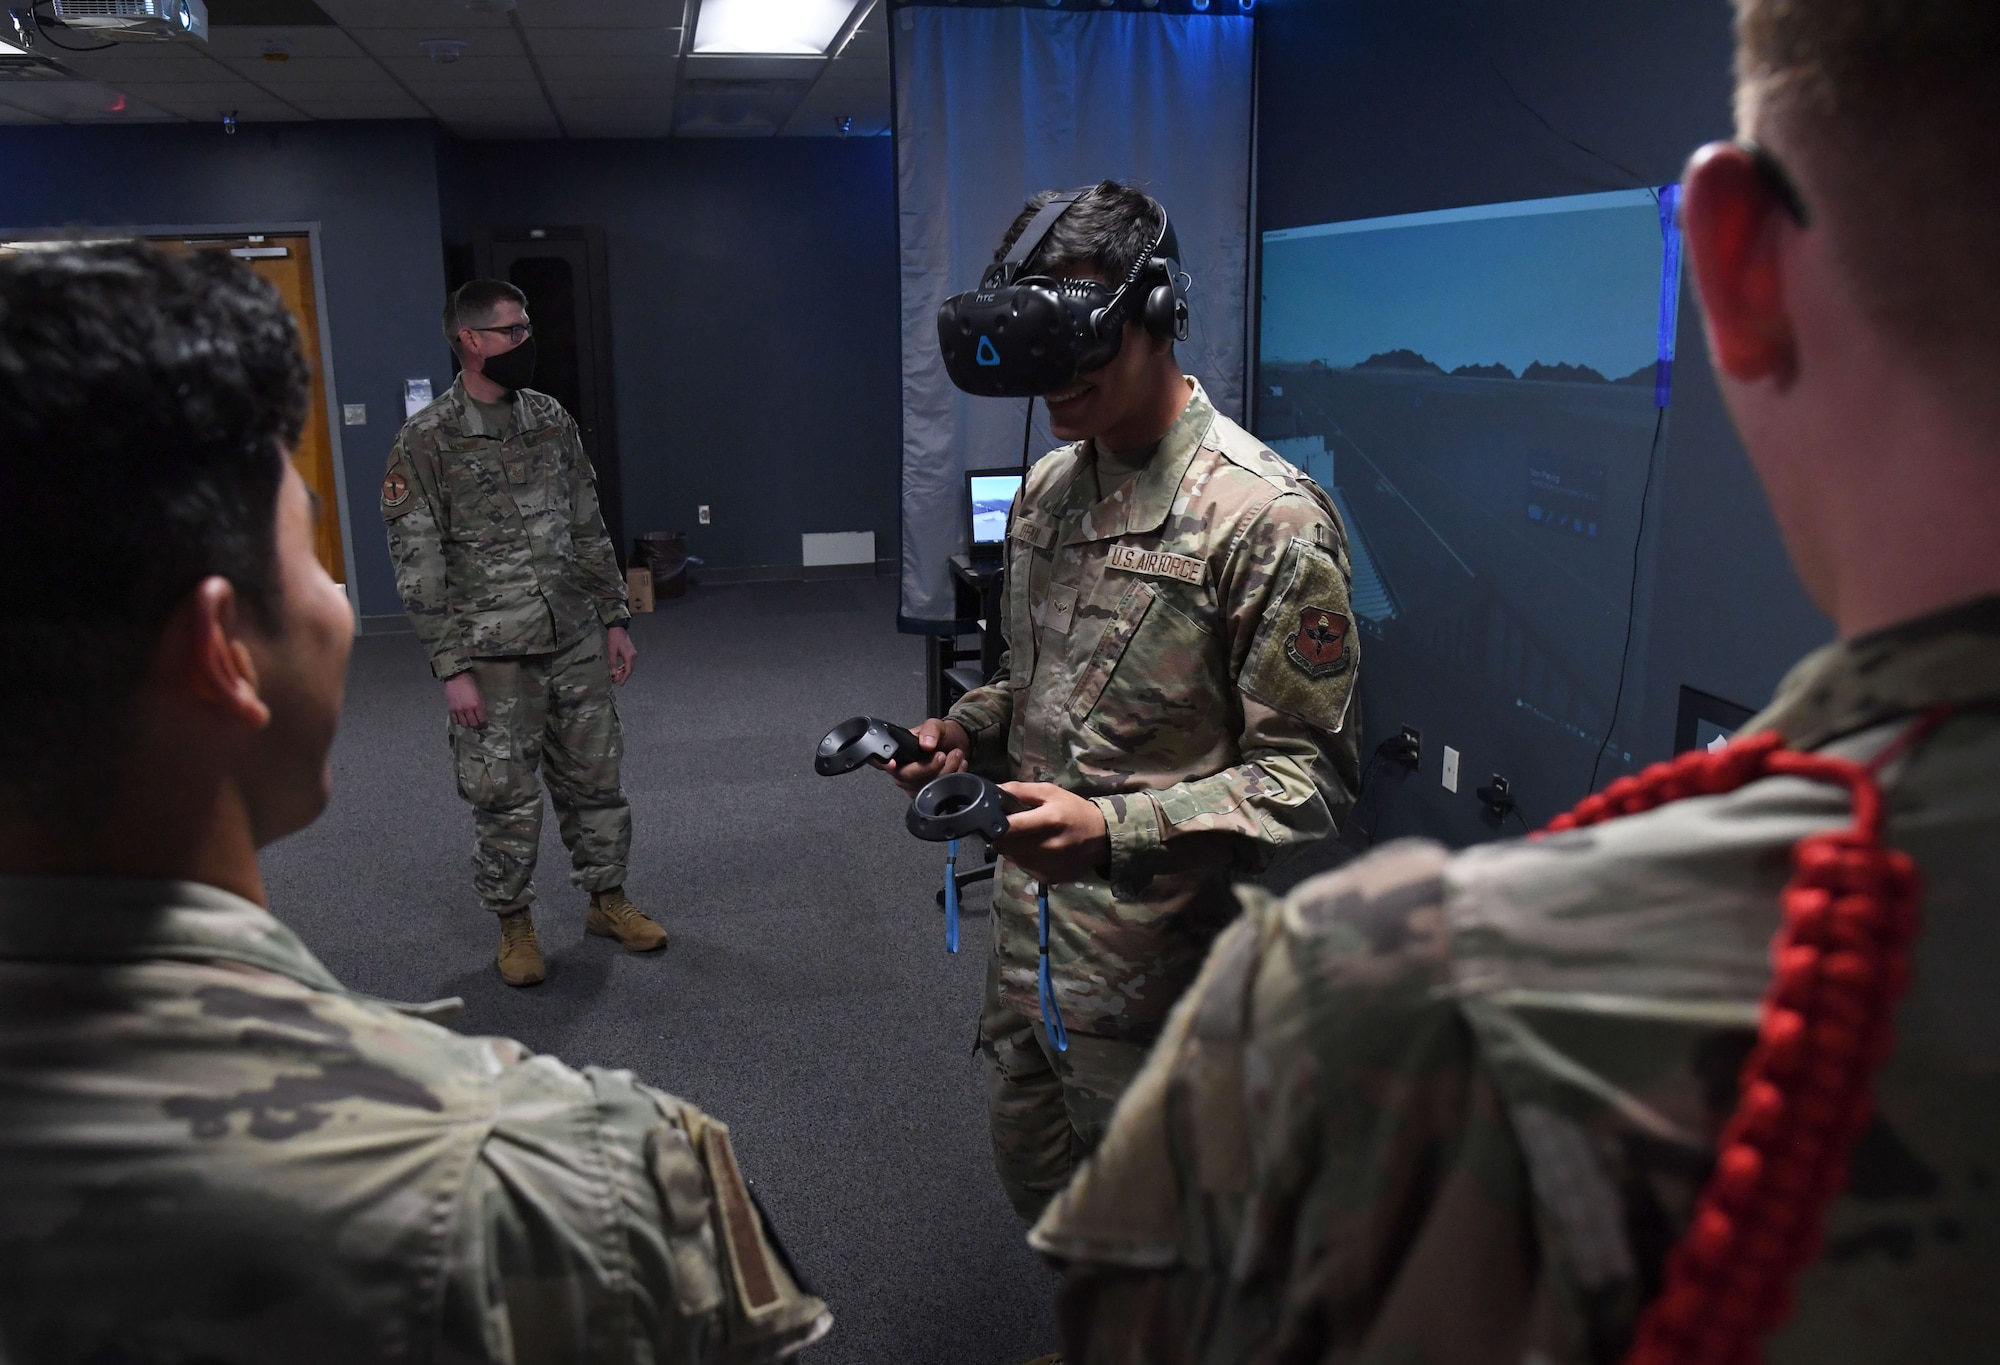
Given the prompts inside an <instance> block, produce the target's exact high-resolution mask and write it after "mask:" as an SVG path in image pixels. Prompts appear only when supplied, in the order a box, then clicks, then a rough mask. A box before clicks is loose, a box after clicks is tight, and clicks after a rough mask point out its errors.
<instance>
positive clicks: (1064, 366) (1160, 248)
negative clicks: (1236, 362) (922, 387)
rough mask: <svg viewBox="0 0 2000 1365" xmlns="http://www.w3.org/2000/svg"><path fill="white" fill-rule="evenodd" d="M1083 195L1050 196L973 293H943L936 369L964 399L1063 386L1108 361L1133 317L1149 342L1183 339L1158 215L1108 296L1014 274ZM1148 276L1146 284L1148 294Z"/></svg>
mask: <svg viewBox="0 0 2000 1365" xmlns="http://www.w3.org/2000/svg"><path fill="white" fill-rule="evenodd" d="M1090 192H1091V191H1090V190H1087V189H1083V190H1073V191H1071V192H1070V193H1068V194H1061V195H1057V196H1056V197H1055V198H1054V199H1051V200H1050V201H1049V202H1048V203H1047V204H1045V205H1044V206H1043V207H1042V209H1041V211H1040V212H1038V213H1037V214H1036V215H1035V216H1034V217H1033V218H1031V219H1030V220H1029V221H1028V225H1027V227H1025V228H1023V229H1022V230H1021V235H1020V237H1019V239H1017V240H1016V241H1015V243H1014V249H1013V250H1012V251H1010V252H1008V253H1007V259H1005V260H1004V261H1001V262H1000V263H999V264H997V265H994V266H991V267H989V268H988V269H987V271H986V275H985V277H984V278H983V279H981V280H980V282H979V288H977V289H974V290H970V291H968V292H966V293H963V294H954V295H952V296H951V297H950V298H948V299H946V300H945V301H944V306H943V307H941V308H939V309H938V318H937V330H938V346H939V348H940V349H942V350H943V352H944V368H945V373H946V374H949V375H950V376H951V382H952V383H954V384H956V385H958V387H960V388H961V389H964V390H965V391H966V392H967V393H974V394H979V395H980V396H982V397H986V398H1035V397H1040V396H1041V395H1042V394H1045V393H1054V392H1055V391H1056V390H1058V389H1063V388H1067V387H1068V386H1069V385H1070V384H1072V383H1074V382H1075V381H1076V377H1077V376H1078V375H1080V374H1087V373H1089V372H1090V371H1091V370H1095V369H1099V368H1101V367H1103V366H1105V365H1108V364H1110V363H1111V358H1112V357H1113V356H1115V355H1117V354H1118V347H1119V344H1120V343H1121V342H1123V341H1124V339H1125V324H1126V323H1127V322H1129V321H1130V320H1131V318H1132V316H1133V314H1134V313H1137V314H1138V315H1139V318H1140V320H1141V321H1142V322H1144V323H1145V326H1146V330H1147V331H1148V332H1150V333H1152V334H1153V335H1154V336H1156V337H1165V336H1172V337H1173V338H1174V339H1175V340H1177V341H1186V340H1187V334H1188V307H1187V300H1186V299H1184V298H1183V297H1182V296H1181V288H1182V286H1181V284H1180V280H1181V279H1182V278H1184V277H1183V276H1182V275H1181V274H1180V255H1181V249H1180V242H1179V240H1178V239H1176V238H1175V236H1174V226H1173V223H1172V222H1170V221H1169V220H1168V218H1167V211H1166V210H1165V209H1161V210H1160V230H1159V232H1158V233H1157V234H1156V235H1155V236H1154V238H1153V245H1152V247H1151V249H1150V250H1148V251H1146V252H1145V253H1143V254H1142V255H1141V256H1140V257H1139V259H1138V260H1136V261H1134V262H1133V263H1132V269H1131V270H1130V271H1128V272H1127V273H1126V276H1125V280H1124V282H1123V283H1122V284H1120V285H1119V286H1118V288H1117V289H1116V290H1115V291H1114V290H1112V289H1111V288H1109V287H1108V286H1106V285H1103V284H1100V283H1098V282H1097V281H1096V280H1058V279H1054V278H1052V277H1050V276H1047V275H1026V276H1023V275H1021V274H1020V273H1019V272H1020V269H1021V266H1022V265H1023V263H1025V262H1026V261H1028V260H1029V259H1030V258H1031V257H1033V256H1034V254H1035V251H1036V250H1037V249H1038V248H1039V247H1040V246H1041V244H1042V239H1043V238H1045V237H1047V236H1048V235H1049V231H1050V229H1052V228H1053V227H1055V225H1056V220H1057V219H1059V218H1061V217H1062V216H1063V215H1064V214H1065V213H1067V212H1069V210H1070V208H1071V207H1072V206H1073V205H1075V204H1076V203H1077V201H1078V200H1081V199H1083V198H1086V197H1087V196H1088V195H1089V194H1090ZM1149 276H1150V277H1151V278H1152V279H1153V281H1155V282H1154V283H1153V284H1152V285H1151V287H1150V288H1148V287H1147V286H1146V283H1145V281H1146V280H1147V278H1148V277H1149Z"/></svg>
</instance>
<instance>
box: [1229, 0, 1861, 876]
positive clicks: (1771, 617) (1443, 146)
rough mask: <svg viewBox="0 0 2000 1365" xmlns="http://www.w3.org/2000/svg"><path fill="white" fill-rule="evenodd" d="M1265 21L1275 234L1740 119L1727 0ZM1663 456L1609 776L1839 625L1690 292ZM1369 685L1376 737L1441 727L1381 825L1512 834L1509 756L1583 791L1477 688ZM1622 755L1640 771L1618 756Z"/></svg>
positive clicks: (1666, 170)
mask: <svg viewBox="0 0 2000 1365" xmlns="http://www.w3.org/2000/svg"><path fill="white" fill-rule="evenodd" d="M1257 18H1258V39H1259V63H1260V67H1259V75H1260V95H1259V137H1260V147H1259V150H1260V156H1259V165H1258V174H1259V182H1258V193H1259V226H1260V227H1261V228H1263V229H1266V230H1268V229H1272V228H1282V227H1298V226H1303V225H1305V224H1309V223H1322V222H1332V221H1339V220H1343V219H1354V218H1370V217H1376V216H1379V215H1385V214H1392V213H1409V212H1417V211H1422V210H1427V209H1441V208H1452V207H1457V206H1461V205H1467V204H1482V203H1493V202H1499V201H1504V200H1514V199H1532V198H1539V197H1543V196H1551V195H1563V194H1581V193H1588V192H1590V191H1594V190H1604V189H1617V188H1625V187H1630V186H1634V185H1639V184H1652V185H1658V184H1664V183H1666V182H1669V181H1671V180H1674V179H1676V178H1678V176H1679V175H1680V172H1681V167H1682V165H1683V163H1684V162H1685V160H1686V158H1687V155H1688V153H1689V152H1690V151H1692V150H1693V149H1694V148H1695V147H1696V146H1698V145H1700V144H1701V143H1703V142H1706V141H1708V140H1710V139H1713V138H1718V137H1727V136H1728V135H1729V133H1730V129H1731V124H1730V110H1729V100H1730V60H1731V44H1730V29H1729V24H1730V12H1729V6H1728V5H1727V4H1726V3H1724V0H1695V2H1693V3H1687V4H1674V5H1638V4H1618V5H1607V4H1604V3H1602V0H1264V3H1262V4H1260V5H1258V7H1257ZM1510 83H1511V85H1512V87H1513V90H1512V92H1510V91H1509V89H1508V86H1509V84H1510ZM1545 121H1546V122H1545ZM1549 125H1553V128H1551V127H1550V126H1549ZM1572 140H1573V142H1575V143H1582V144H1584V147H1586V148H1588V149H1590V150H1588V151H1586V150H1584V149H1582V148H1579V147H1577V146H1575V145H1573V143H1572ZM1592 153H1596V154H1595V155H1593V154H1592ZM1612 162H1616V163H1618V164H1617V165H1613V164H1611V163H1612ZM1659 461H1660V462H1659V466H1658V468H1657V470H1656V474H1655V481H1654V484H1653V490H1652V498H1651V503H1650V506H1649V508H1648V512H1647V532H1646V537H1645V539H1644V541H1643V542H1642V545H1641V554H1640V568H1639V581H1638V612H1637V615H1636V629H1635V632H1634V639H1633V644H1632V649H1631V653H1630V658H1631V665H1630V671H1629V674H1628V677H1627V682H1626V694H1625V698H1624V704H1623V706H1622V707H1621V708H1620V722H1619V725H1618V728H1617V731H1616V737H1615V741H1614V744H1613V746H1612V749H1613V754H1612V756H1611V757H1609V758H1607V760H1606V762H1605V764H1604V769H1603V773H1604V776H1603V778H1602V779H1601V781H1600V785H1602V782H1603V781H1608V780H1609V779H1610V778H1612V777H1616V776H1618V775H1619V774H1620V773H1622V772H1624V771H1627V770H1629V768H1631V767H1636V766H1638V765H1639V764H1642V763H1645V762H1650V761H1652V760H1655V759H1658V758H1662V757H1665V756H1667V755H1668V754H1669V753H1670V752H1671V748H1672V742H1673V731H1674V718H1675V708H1676V703H1677V699H1678V695H1679V689H1680V687H1681V685H1682V684H1684V683H1685V684H1690V685H1692V686H1695V687H1698V688H1701V689H1703V690H1704V691H1708V692H1712V693H1716V694H1719V695H1721V696H1724V697H1728V698H1731V699H1733V700H1736V701H1739V702H1742V703H1744V704H1746V705H1750V706H1753V707H1754V706H1758V705H1761V704H1762V703H1763V702H1764V701H1765V700H1766V699H1767V698H1768V697H1769V695H1770V692H1771V689H1772V687H1773V686H1774V685H1775V683H1776V682H1777V680H1778V678H1779V676H1780V675H1781V674H1782V672H1783V671H1784V669H1785V668H1786V667H1787V666H1788V665H1789V664H1790V663H1791V662H1792V661H1793V660H1794V659H1796V658H1797V657H1798V656H1799V655H1800V654H1802V653H1803V652H1805V651H1806V650H1807V649H1809V648H1811V647H1813V646H1814V645H1817V644H1820V643H1822V642H1824V641H1825V640H1827V639H1828V638H1830V636H1831V634H1832V629H1831V626H1830V625H1829V623H1828V622H1827V621H1826V619H1825V618H1824V617H1823V616H1821V615H1820V613H1819V612H1818V611H1817V610H1815V609H1814V608H1813V607H1812V605H1811V604H1810V603H1809V602H1807V601H1806V599H1805V597H1804V594H1803V593H1802V591H1801V590H1800V588H1799V586H1798V583H1797V581H1796V579H1795V578H1794V577H1793V575H1792V573H1791V569H1790V567H1789V565H1788V564H1787V562H1786V559H1785V555H1784V549H1783V546H1782V545H1781V544H1780V543H1779V541H1778V538H1777V531H1776V527H1775V525H1774V524H1773V522H1772V519H1771V515H1770V511H1769V509H1768V507H1767V505H1766V503H1765V501H1764V498H1763V496H1762V494H1761V492H1760V490H1759V489H1758V486H1757V482H1756V479H1755V476H1754V475H1753V474H1752V472H1751V469H1750V466H1749V463H1748V461H1747V459H1746V458H1745V456H1744V454H1743V450H1742V446H1741V444H1740V442H1739V441H1738V440H1737V438H1736V436H1735V433H1734V432H1733V431H1732V430H1731V428H1730V425H1729V421H1728V416H1727V414H1726V413H1725V412H1724V411H1723V408H1722V403H1721V399H1720V395H1719V394H1718V392H1717V389H1716V386H1715V382H1714V379H1713V376H1712V374H1711V372H1710V369H1709V364H1708V357H1707V354H1706V350H1705V347H1704V345H1703V341H1702V335H1701V326H1700V317H1699V313H1698V311H1697V309H1696V306H1695V304H1694V301H1693V297H1692V293H1691V291H1690V292H1687V293H1684V296H1683V304H1682V309H1681V325H1680V337H1679V364H1678V366H1677V368H1676V376H1675V386H1674V397H1673V404H1672V407H1671V409H1670V410H1669V415H1668V419H1667V427H1666V433H1665V438H1664V441H1663V444H1662V449H1661V451H1660V456H1659ZM1362 676H1363V683H1362V694H1363V698H1364V703H1365V711H1366V717H1367V729H1366V734H1365V736H1364V740H1365V743H1366V744H1367V745H1368V746H1370V747H1371V748H1372V746H1373V745H1374V744H1375V743H1377V742H1378V741H1379V740H1381V739H1382V738H1383V737H1384V736H1385V735H1387V734H1390V733H1393V732H1394V731H1395V730H1396V728H1397V727H1398V726H1399V725H1401V724H1403V723H1405V722H1413V723H1416V724H1418V725H1419V727H1420V728H1421V729H1423V731H1424V735H1425V745H1426V752H1425V756H1424V766H1423V769H1422V771H1421V772H1420V773H1419V774H1417V775H1415V776H1414V777H1413V778H1411V779H1410V780H1408V781H1401V780H1400V777H1399V775H1398V776H1391V777H1390V778H1389V780H1388V781H1386V782H1385V783H1384V784H1383V791H1382V792H1381V793H1380V795H1382V796H1384V797H1386V798H1387V799H1386V801H1385V804H1384V806H1383V809H1382V811H1381V814H1380V823H1379V826H1378V833H1379V834H1380V835H1381V836H1382V837H1387V836H1389V835H1392V834H1398V833H1408V832H1421V833H1427V834H1431V835H1433V836H1436V837H1440V838H1444V839H1446V840H1448V841H1450V842H1453V843H1467V842H1472V841H1475V840H1478V839H1483V838H1490V837H1493V835H1494V834H1495V833H1496V829H1495V827H1494V826H1493V825H1492V824H1491V823H1490V822H1489V821H1488V820H1487V818H1486V817H1485V816H1484V813H1483V810H1482V809H1481V807H1480V806H1479V805H1478V803H1477V802H1476V801H1475V800H1474V799H1473V796H1472V794H1471V793H1472V789H1473V788H1474V787H1475V786H1477V785H1479V784H1480V783H1483V782H1484V781H1485V779H1486V775H1487V774H1488V773H1490V772H1492V771H1494V770H1496V769H1498V770H1500V771H1503V772H1507V773H1508V774H1509V775H1510V776H1511V777H1512V778H1513V779H1514V782H1515V786H1516V789H1517V790H1518V791H1519V792H1520V795H1521V798H1522V805H1523V808H1524V810H1525V812H1526V814H1527V816H1528V818H1529V819H1530V820H1534V821H1540V820H1541V819H1544V818H1546V817H1547V816H1549V815H1552V814H1554V813H1555V812H1556V811H1558V810H1560V809H1562V808H1564V807H1566V806H1568V805H1569V804H1571V803H1572V802H1574V801H1575V800H1576V799H1577V798H1578V797H1580V796H1582V795H1583V792H1582V791H1581V790H1580V789H1579V790H1555V789H1553V788H1554V787H1555V786H1556V785H1557V784H1556V783H1554V782H1552V781H1544V782H1540V783H1538V782H1537V781H1536V775H1537V774H1536V763H1537V750H1536V746H1537V744H1538V743H1541V742H1542V741H1540V740H1539V739H1538V738H1537V737H1536V735H1535V734H1534V733H1532V732H1531V731H1530V729H1529V728H1528V727H1526V726H1521V727H1512V726H1501V725H1493V724H1490V723H1484V722H1482V723H1478V724H1475V723H1474V722H1472V721H1470V720H1469V719H1467V718H1468V717H1470V716H1472V715H1474V714H1476V713H1477V712H1478V710H1479V704H1478V703H1479V699H1475V698H1462V699H1461V702H1462V704H1460V705H1454V704H1452V703H1450V702H1449V701H1447V700H1441V699H1437V698H1433V699H1431V700H1429V701H1426V702H1425V703H1424V704H1423V705H1422V706H1421V707H1420V708H1419V709H1422V710H1424V711H1425V714H1421V715H1419V714H1413V712H1412V700H1411V698H1410V697H1409V696H1407V695H1405V696H1400V697H1399V696H1396V695H1388V694H1385V692H1384V691H1383V689H1382V688H1380V687H1370V686H1369V684H1368V682H1367V678H1368V672H1367V668H1366V665H1365V663H1364V666H1363V674H1362ZM1449 687H1450V680H1439V683H1438V688H1437V689H1434V690H1435V691H1438V692H1440V693H1447V692H1448V691H1449ZM1517 731H1518V732H1517ZM1444 744H1452V745H1454V746H1456V747H1458V748H1459V749H1460V750H1462V751H1463V753H1464V774H1465V779H1464V780H1463V781H1462V782H1461V786H1460V793H1459V794H1458V795H1457V796H1452V795H1450V794H1448V793H1446V792H1445V791H1444V789H1443V787H1442V785H1441V783H1440V781H1439V772H1438V767H1439V759H1440V754H1441V750H1442V746H1443V745H1444ZM1626 750H1629V751H1630V752H1631V753H1632V755H1633V758H1632V762H1631V764H1629V765H1628V764H1625V763H1622V762H1619V761H1618V760H1617V755H1618V754H1619V753H1622V752H1624V751H1626ZM1510 828H1514V829H1516V831H1517V832H1518V827H1514V826H1510ZM1500 832H1504V831H1500Z"/></svg>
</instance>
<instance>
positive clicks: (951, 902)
mask: <svg viewBox="0 0 2000 1365" xmlns="http://www.w3.org/2000/svg"><path fill="white" fill-rule="evenodd" d="M944 949H945V951H946V952H948V953H955V952H957V951H958V840H956V839H953V840H952V841H951V842H949V843H947V844H946V845H945V846H944Z"/></svg>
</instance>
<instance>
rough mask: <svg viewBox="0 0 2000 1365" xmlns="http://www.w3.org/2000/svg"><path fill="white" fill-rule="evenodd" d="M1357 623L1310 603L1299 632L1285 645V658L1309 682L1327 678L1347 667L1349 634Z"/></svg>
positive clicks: (1305, 610) (1304, 611)
mask: <svg viewBox="0 0 2000 1365" xmlns="http://www.w3.org/2000/svg"><path fill="white" fill-rule="evenodd" d="M1352 625H1353V622H1351V621H1349V620H1348V619H1347V616H1346V613H1344V612H1340V611H1336V610H1334V609H1333V608H1332V607H1316V606H1313V605H1312V604H1311V603H1307V604H1306V605H1305V606H1304V607H1302V608H1300V610H1299V628H1298V631H1297V633H1296V634H1294V635H1292V636H1291V637H1290V638H1289V639H1287V640H1286V641H1285V657H1286V658H1287V659H1290V660H1291V661H1292V662H1293V663H1294V664H1296V665H1298V668H1299V671H1300V672H1301V673H1304V674H1305V675H1306V676H1307V677H1308V678H1327V677H1331V676H1332V675H1334V674H1335V673H1338V672H1340V671H1341V670H1342V669H1344V668H1346V667H1347V633H1348V630H1349V628H1350V627H1351V626H1352Z"/></svg>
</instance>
